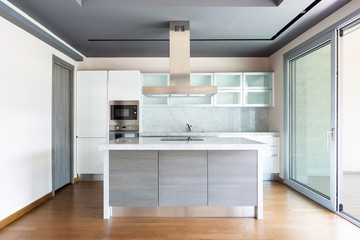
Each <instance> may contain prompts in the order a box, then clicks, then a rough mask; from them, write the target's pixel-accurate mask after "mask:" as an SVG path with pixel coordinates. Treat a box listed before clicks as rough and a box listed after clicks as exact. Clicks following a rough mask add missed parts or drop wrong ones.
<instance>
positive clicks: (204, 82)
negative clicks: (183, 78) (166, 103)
mask: <svg viewBox="0 0 360 240" xmlns="http://www.w3.org/2000/svg"><path fill="white" fill-rule="evenodd" d="M190 85H191V86H211V85H213V74H212V73H191V74H190ZM170 105H172V106H199V107H206V106H212V97H185V98H181V97H179V98H170Z"/></svg>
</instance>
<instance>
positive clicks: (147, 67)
mask: <svg viewBox="0 0 360 240" xmlns="http://www.w3.org/2000/svg"><path fill="white" fill-rule="evenodd" d="M190 65H191V66H190V67H191V72H242V71H244V72H245V71H246V72H267V71H269V61H268V58H265V57H264V58H191V60H190ZM78 68H79V70H140V71H141V72H169V58H86V59H85V60H84V61H83V62H81V63H79V65H78Z"/></svg>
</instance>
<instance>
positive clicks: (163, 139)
mask: <svg viewBox="0 0 360 240" xmlns="http://www.w3.org/2000/svg"><path fill="white" fill-rule="evenodd" d="M161 141H165V142H193V141H204V139H202V138H192V137H182V138H179V137H177V138H172V137H166V138H162V139H161Z"/></svg>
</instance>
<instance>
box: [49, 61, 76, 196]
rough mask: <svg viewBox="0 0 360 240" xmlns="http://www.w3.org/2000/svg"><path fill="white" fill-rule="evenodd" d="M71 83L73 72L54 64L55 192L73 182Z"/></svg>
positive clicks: (53, 136)
mask: <svg viewBox="0 0 360 240" xmlns="http://www.w3.org/2000/svg"><path fill="white" fill-rule="evenodd" d="M71 82H72V70H71V69H68V68H66V67H64V66H62V65H60V64H58V63H57V62H54V64H53V103H52V105H53V110H52V111H53V113H52V122H53V126H52V127H53V131H52V148H53V151H52V164H53V166H52V168H53V191H56V190H58V189H59V188H61V187H63V186H64V185H66V184H68V183H70V182H71V169H72V166H71V139H72V137H71V119H72V117H71V91H72V88H71Z"/></svg>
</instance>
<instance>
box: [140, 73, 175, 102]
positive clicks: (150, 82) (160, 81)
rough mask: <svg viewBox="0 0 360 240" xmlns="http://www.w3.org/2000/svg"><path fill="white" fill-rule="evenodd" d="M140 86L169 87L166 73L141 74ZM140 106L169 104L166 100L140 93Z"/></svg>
mask: <svg viewBox="0 0 360 240" xmlns="http://www.w3.org/2000/svg"><path fill="white" fill-rule="evenodd" d="M141 85H142V86H144V87H153V86H169V74H168V73H143V74H142V84H141ZM140 94H141V104H142V105H144V106H167V105H168V104H169V99H168V98H164V97H163V98H152V97H147V96H144V95H142V91H141V93H140Z"/></svg>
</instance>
